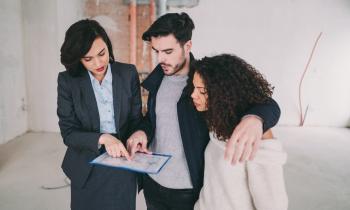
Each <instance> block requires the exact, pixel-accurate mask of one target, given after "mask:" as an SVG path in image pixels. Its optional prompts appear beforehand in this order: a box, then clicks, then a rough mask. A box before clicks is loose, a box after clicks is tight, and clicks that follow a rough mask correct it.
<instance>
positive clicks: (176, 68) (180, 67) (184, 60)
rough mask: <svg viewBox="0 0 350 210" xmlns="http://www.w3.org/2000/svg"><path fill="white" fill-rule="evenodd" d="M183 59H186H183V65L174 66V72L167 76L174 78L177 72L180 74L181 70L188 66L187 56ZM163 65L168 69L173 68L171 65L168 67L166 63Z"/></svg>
mask: <svg viewBox="0 0 350 210" xmlns="http://www.w3.org/2000/svg"><path fill="white" fill-rule="evenodd" d="M183 58H184V59H183V61H182V63H180V64H176V65H175V66H174V68H173V69H174V71H173V72H171V73H170V74H166V75H167V76H172V75H174V74H176V73H177V72H179V71H180V70H182V69H183V68H184V67H185V65H186V58H185V56H184V57H183ZM161 65H165V66H166V67H168V68H171V66H170V65H167V64H164V63H161ZM164 73H165V72H164Z"/></svg>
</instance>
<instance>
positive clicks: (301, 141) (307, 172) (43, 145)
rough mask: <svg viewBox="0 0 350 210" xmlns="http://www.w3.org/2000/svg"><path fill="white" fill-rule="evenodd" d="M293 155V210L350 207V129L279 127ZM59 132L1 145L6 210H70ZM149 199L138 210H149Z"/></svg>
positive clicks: (1, 205)
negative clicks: (147, 206) (59, 187)
mask: <svg viewBox="0 0 350 210" xmlns="http://www.w3.org/2000/svg"><path fill="white" fill-rule="evenodd" d="M274 133H275V136H276V137H277V138H279V139H280V140H282V141H283V143H284V146H285V149H286V151H287V153H288V155H289V156H288V162H287V164H286V166H285V178H286V185H287V191H288V195H289V202H290V205H289V207H290V208H289V209H290V210H348V209H350V199H349V198H350V167H349V162H350V155H349V154H350V129H345V128H344V129H336V128H295V127H277V128H276V129H275V130H274ZM64 151H65V146H64V145H63V143H62V140H61V137H60V135H59V134H57V133H27V134H25V135H23V136H20V137H17V138H16V139H14V140H12V141H10V142H8V143H7V144H3V145H0V209H1V210H22V209H26V210H55V209H57V210H65V209H69V202H70V192H69V187H66V188H62V189H57V190H44V189H42V188H41V187H42V186H47V187H50V186H60V185H64V184H65V182H64V178H65V176H64V174H63V172H62V171H61V168H60V165H61V161H62V158H63V155H64ZM145 209H146V207H145V202H144V199H143V195H142V194H140V195H139V196H138V198H137V210H145Z"/></svg>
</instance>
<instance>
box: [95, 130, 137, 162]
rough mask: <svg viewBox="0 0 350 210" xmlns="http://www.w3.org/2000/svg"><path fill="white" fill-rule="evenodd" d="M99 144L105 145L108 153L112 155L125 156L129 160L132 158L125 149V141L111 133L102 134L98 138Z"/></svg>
mask: <svg viewBox="0 0 350 210" xmlns="http://www.w3.org/2000/svg"><path fill="white" fill-rule="evenodd" d="M98 143H99V144H103V145H105V148H106V151H107V153H108V155H110V156H112V157H114V158H115V157H125V158H126V159H127V160H131V158H130V155H129V153H128V151H127V150H126V149H125V147H124V145H123V143H122V142H121V141H120V140H119V139H117V138H115V137H114V136H112V135H110V134H107V133H105V134H102V135H101V136H100V139H99V140H98Z"/></svg>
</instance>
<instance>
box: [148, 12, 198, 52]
mask: <svg viewBox="0 0 350 210" xmlns="http://www.w3.org/2000/svg"><path fill="white" fill-rule="evenodd" d="M193 29H194V23H193V21H192V19H191V18H190V16H188V14H186V13H184V12H183V13H181V14H179V13H168V14H165V15H163V16H161V17H160V18H158V19H157V20H156V21H155V22H154V23H153V24H152V25H151V26H150V27H149V28H148V29H147V31H145V32H144V33H143V35H142V40H144V41H148V42H149V41H151V38H152V37H159V36H167V35H169V34H173V35H174V36H175V38H176V39H177V41H178V42H180V44H181V45H183V44H185V43H186V42H187V41H188V40H191V38H192V31H193Z"/></svg>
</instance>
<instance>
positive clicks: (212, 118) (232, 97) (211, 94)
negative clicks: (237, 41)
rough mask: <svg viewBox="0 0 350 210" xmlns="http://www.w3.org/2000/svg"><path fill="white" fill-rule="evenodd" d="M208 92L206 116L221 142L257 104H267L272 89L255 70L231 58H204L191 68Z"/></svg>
mask: <svg viewBox="0 0 350 210" xmlns="http://www.w3.org/2000/svg"><path fill="white" fill-rule="evenodd" d="M192 67H193V68H194V69H195V72H196V73H198V74H199V76H200V78H201V79H202V80H203V83H204V86H205V88H206V90H207V94H208V101H207V106H208V110H207V111H206V112H205V114H204V116H205V118H206V121H207V123H208V127H209V129H210V130H211V131H214V132H215V133H216V135H217V137H218V138H219V140H225V139H228V138H229V137H230V136H231V133H232V130H233V129H234V128H235V127H236V126H237V125H238V123H239V121H240V119H241V117H242V115H243V114H244V113H246V112H247V111H248V110H249V109H250V108H251V107H252V106H254V105H255V104H261V103H266V102H268V101H269V100H271V99H270V97H271V95H272V91H273V87H271V85H270V84H269V83H268V82H267V81H266V80H265V79H264V77H263V76H262V74H260V73H259V72H258V71H257V70H256V69H255V68H254V67H253V66H251V65H249V64H248V63H246V62H245V61H244V60H243V59H241V58H239V57H237V56H234V55H229V54H221V55H217V56H213V57H204V58H203V59H201V60H199V61H196V62H195V63H194V64H192Z"/></svg>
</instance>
